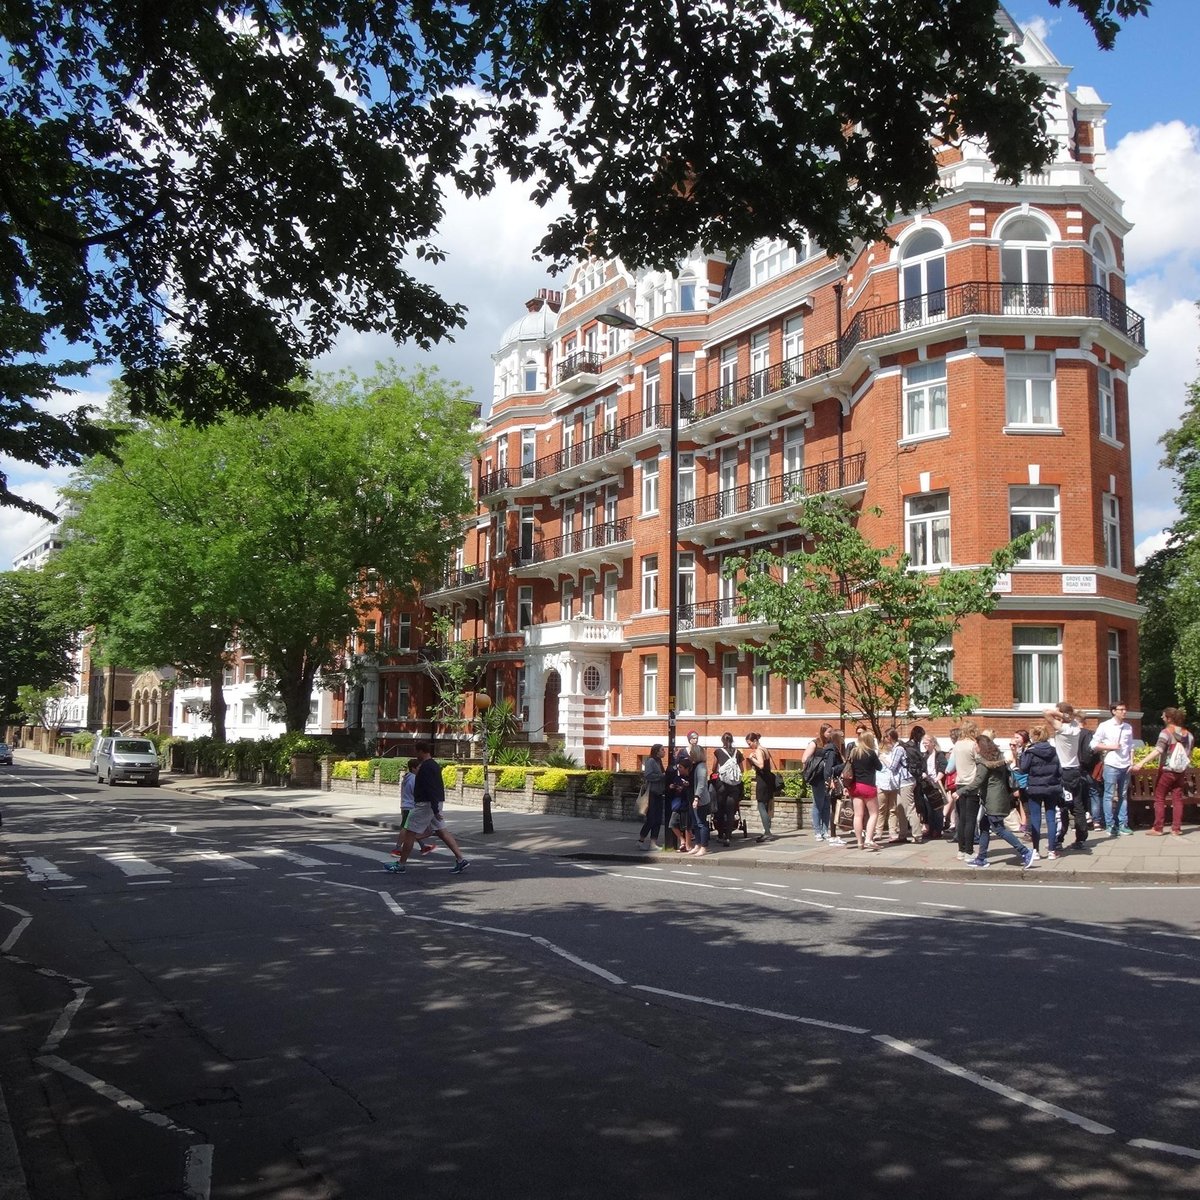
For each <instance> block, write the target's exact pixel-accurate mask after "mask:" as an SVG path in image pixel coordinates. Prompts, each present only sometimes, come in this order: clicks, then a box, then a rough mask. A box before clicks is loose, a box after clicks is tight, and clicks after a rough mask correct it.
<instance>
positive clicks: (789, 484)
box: [679, 451, 867, 528]
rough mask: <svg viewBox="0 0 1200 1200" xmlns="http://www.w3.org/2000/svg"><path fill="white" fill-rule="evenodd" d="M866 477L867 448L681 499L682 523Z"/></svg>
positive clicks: (828, 489) (710, 518) (829, 489)
mask: <svg viewBox="0 0 1200 1200" xmlns="http://www.w3.org/2000/svg"><path fill="white" fill-rule="evenodd" d="M866 478H867V455H866V451H860V452H859V453H858V454H848V455H846V456H845V457H843V458H835V459H833V460H831V461H830V462H823V463H812V464H811V465H809V466H807V467H803V468H801V469H800V470H799V471H786V472H784V474H782V475H772V476H771V477H770V478H768V479H758V480H755V481H754V482H753V483H745V484H741V485H740V486H738V487H734V488H728V489H726V490H725V491H723V492H716V493H714V494H713V495H711V496H699V497H697V498H696V499H695V500H681V501H680V502H679V525H680V528H686V527H688V526H690V525H703V524H704V523H705V522H707V521H719V520H720V519H721V518H723V517H735V516H739V515H741V514H743V513H750V512H755V511H756V510H758V509H761V508H770V507H771V506H772V505H776V504H787V503H788V502H789V501H791V500H795V499H798V498H799V497H801V496H815V495H818V494H820V493H821V492H832V491H837V490H838V489H840V488H848V487H859V486H860V485H861V484H863V483H865V482H866Z"/></svg>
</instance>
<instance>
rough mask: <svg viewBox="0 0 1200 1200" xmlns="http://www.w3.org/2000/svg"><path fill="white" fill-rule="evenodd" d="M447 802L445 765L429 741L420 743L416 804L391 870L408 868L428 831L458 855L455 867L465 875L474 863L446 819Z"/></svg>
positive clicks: (415, 785)
mask: <svg viewBox="0 0 1200 1200" xmlns="http://www.w3.org/2000/svg"><path fill="white" fill-rule="evenodd" d="M445 801H446V785H445V784H444V783H443V782H442V768H441V767H440V766H439V765H438V763H437V761H436V760H435V759H434V757H433V747H432V746H430V744H429V743H428V742H418V743H417V769H416V772H415V777H414V779H413V806H412V809H411V810H410V811H409V814H408V816H407V817H406V818H405V819H404V824H403V826H402V828H403V832H402V834H401V840H400V848H399V851H398V852H397V853H398V859H397V861H396V862H394V863H391V864H390V865H389V868H388V869H389V870H391V871H394V872H395V873H396V874H398V875H402V874H403V873H404V872H405V870H407V866H406V864H407V863H408V856H409V854H410V853H412V848H413V843H414V842H416V841H417V840H418V839H419V838H423V837H425V836H426V835H427V834H430V833H432V834H434V835H435V836H436V837H439V838H441V839H442V841H443V842H445V843H446V845H447V847H449V849H450V852H451V853H452V854H453V855H454V866H453V867H452V868H451V870H452V871H453V872H454V874H455V875H461V874H462V873H463V872H464V871H465V870H466V869H467V868H468V867H469V866H470V865H471V864H470V863H469V862H468V861H467V860H466V859H465V858H463V855H462V851H461V850H460V849H459V846H458V842H457V841H455V839H454V834H452V833H451V832H450V830H449V829H447V828H446V822H445V821H444V820H443V819H442V805H443V804H444V803H445Z"/></svg>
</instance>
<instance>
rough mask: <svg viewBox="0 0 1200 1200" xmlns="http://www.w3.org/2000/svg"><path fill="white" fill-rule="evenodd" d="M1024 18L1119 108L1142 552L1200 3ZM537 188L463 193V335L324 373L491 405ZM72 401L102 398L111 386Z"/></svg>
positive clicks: (533, 232) (355, 348) (57, 475)
mask: <svg viewBox="0 0 1200 1200" xmlns="http://www.w3.org/2000/svg"><path fill="white" fill-rule="evenodd" d="M1006 7H1007V8H1008V11H1009V12H1010V14H1011V15H1012V16H1013V17H1014V18H1015V19H1016V20H1017V21H1018V22H1019V23H1020V24H1021V25H1032V26H1033V27H1034V29H1035V30H1036V32H1037V33H1038V34H1039V36H1041V37H1042V38H1043V40H1045V41H1046V43H1047V45H1048V46H1049V47H1050V50H1051V51H1052V52H1053V53H1054V54H1055V56H1056V57H1057V58H1058V59H1059V61H1061V62H1063V63H1065V64H1067V65H1070V66H1072V67H1073V68H1074V70H1073V72H1072V75H1071V81H1070V82H1071V86H1072V87H1079V86H1083V85H1087V86H1090V87H1092V88H1093V89H1095V91H1096V92H1097V93H1098V94H1099V95H1100V98H1101V100H1103V101H1104V102H1106V103H1107V104H1110V105H1111V108H1110V110H1109V112H1108V114H1107V125H1106V131H1105V133H1106V139H1107V145H1108V151H1109V165H1108V179H1107V182H1108V184H1109V186H1111V187H1112V188H1113V189H1114V190H1115V191H1116V193H1117V194H1118V195H1119V196H1121V197H1123V199H1124V205H1125V215H1126V217H1127V218H1128V219H1129V220H1130V221H1132V222H1133V224H1134V228H1133V231H1132V232H1131V233H1130V234H1129V236H1128V238H1127V239H1126V243H1125V251H1126V288H1127V299H1128V303H1129V304H1130V305H1131V307H1133V308H1134V309H1135V310H1137V311H1138V312H1139V313H1141V314H1142V316H1144V317H1145V318H1146V344H1147V347H1148V351H1149V353H1148V354H1147V356H1146V358H1145V359H1144V360H1143V362H1142V363H1141V364H1140V365H1139V366H1138V367H1137V368H1136V370H1135V371H1134V372H1133V374H1132V376H1131V379H1130V384H1129V393H1130V413H1131V420H1130V425H1131V429H1132V439H1133V445H1132V448H1131V449H1132V459H1133V487H1134V497H1133V500H1134V506H1133V518H1134V541H1135V545H1136V546H1137V558H1138V561H1141V560H1142V559H1143V558H1144V557H1145V556H1146V554H1148V553H1151V552H1152V551H1153V550H1155V549H1157V548H1158V547H1159V546H1160V545H1161V544H1162V542H1163V540H1164V535H1163V530H1164V528H1165V527H1166V526H1167V525H1169V524H1170V523H1171V521H1172V520H1174V517H1175V513H1176V508H1175V494H1174V484H1173V478H1172V476H1171V475H1169V474H1168V473H1166V472H1164V471H1162V470H1161V469H1160V466H1159V463H1160V460H1161V458H1162V450H1161V447H1160V446H1159V442H1158V439H1159V438H1160V437H1161V436H1162V434H1163V433H1164V432H1165V431H1166V430H1167V429H1169V428H1171V426H1172V425H1173V424H1174V423H1176V422H1177V420H1178V418H1179V415H1180V414H1181V412H1182V411H1183V407H1184V401H1185V399H1186V389H1187V385H1188V384H1189V383H1190V382H1192V381H1193V380H1195V379H1197V378H1200V363H1198V356H1200V320H1198V319H1197V309H1196V302H1197V301H1200V86H1198V85H1197V81H1196V69H1197V63H1198V62H1200V4H1198V3H1197V0H1153V3H1152V7H1151V12H1150V16H1149V17H1147V18H1144V19H1138V20H1135V21H1133V22H1131V23H1130V24H1129V25H1127V26H1126V27H1125V28H1124V29H1123V30H1122V32H1121V34H1120V35H1119V37H1118V39H1117V45H1116V48H1115V49H1114V50H1113V51H1111V52H1103V51H1101V50H1099V49H1098V48H1097V46H1096V44H1095V41H1094V39H1093V38H1092V36H1091V34H1090V32H1089V30H1088V28H1087V26H1086V24H1085V22H1084V21H1083V19H1082V17H1080V16H1079V14H1078V13H1077V12H1075V10H1073V9H1068V8H1064V9H1061V10H1060V9H1056V8H1055V7H1053V6H1052V5H1051V4H1050V3H1049V2H1048V0H1007V2H1006ZM528 193H529V185H527V184H524V185H518V184H508V183H504V184H501V185H499V186H498V187H497V189H496V190H495V192H494V193H493V194H492V195H491V196H490V197H488V198H486V199H484V200H473V201H468V200H463V199H461V198H459V197H451V198H450V199H449V201H448V205H447V215H446V220H445V222H444V223H443V226H442V231H441V236H440V239H439V242H440V245H441V246H442V247H443V248H444V249H445V250H446V251H447V259H446V261H445V262H443V263H441V264H438V265H437V266H429V267H427V269H426V270H425V272H424V278H426V279H428V280H429V282H431V283H432V284H434V286H436V287H437V288H438V289H439V290H440V291H441V292H442V294H443V295H445V296H446V297H447V298H448V299H450V300H453V301H457V302H461V303H463V304H465V305H467V307H468V309H469V316H468V324H467V327H466V328H465V329H463V330H460V331H459V332H458V333H457V334H456V336H455V340H454V341H453V342H446V343H443V344H441V345H440V346H438V347H435V348H434V350H432V351H431V352H429V353H424V352H421V351H419V350H417V349H415V348H412V347H403V346H399V347H398V346H396V345H394V343H392V342H391V341H390V340H389V339H387V338H385V337H381V336H375V337H367V336H362V335H358V334H348V335H346V336H344V337H343V338H341V339H340V341H339V342H338V344H337V346H336V348H335V350H334V351H333V352H332V353H331V354H329V355H328V356H326V357H325V358H323V359H321V360H319V361H318V363H317V364H316V367H317V369H318V370H321V371H336V370H339V369H342V368H347V367H348V368H352V369H354V370H357V371H360V372H362V373H364V374H366V373H369V372H370V371H371V370H372V368H373V367H374V365H375V363H377V362H381V361H386V360H388V359H393V360H395V361H396V362H397V363H399V364H401V365H402V366H406V367H411V368H417V367H430V366H434V367H437V368H438V369H439V370H440V371H441V373H442V374H443V375H444V376H446V377H447V378H449V379H452V380H456V381H458V382H461V383H463V384H465V385H467V387H469V388H470V389H471V391H472V392H473V394H474V398H475V399H476V400H477V401H479V402H481V403H483V404H485V405H486V404H487V403H488V402H489V401H490V399H491V392H492V360H491V354H492V352H493V351H494V350H495V349H496V348H497V347H498V345H499V342H500V338H501V336H502V334H503V332H504V330H505V329H506V328H507V327H508V326H509V325H510V324H511V323H512V322H513V321H515V320H517V319H518V318H519V317H520V316H521V315H522V314H523V313H524V311H525V301H526V300H528V299H530V298H531V297H532V296H533V295H535V294H536V292H537V290H538V289H539V288H542V287H553V286H555V285H556V282H559V281H556V280H555V279H553V278H552V277H551V276H550V275H549V273H548V272H547V270H546V268H545V266H544V265H543V264H541V263H539V262H537V261H535V260H534V259H533V256H532V255H533V248H534V246H535V245H536V243H537V241H538V239H539V237H540V236H541V234H542V232H543V231H544V228H545V225H546V223H547V221H548V219H549V218H548V216H547V214H546V212H545V211H543V210H542V209H539V208H538V207H537V206H536V205H534V204H533V203H532V202H531V201H530V200H529V199H528ZM94 387H95V389H96V390H95V391H94V392H93V393H92V394H90V395H84V396H76V397H75V398H73V399H72V400H71V402H70V403H69V404H64V407H74V406H75V405H77V404H80V403H86V402H93V403H97V404H98V403H102V401H103V398H104V396H103V389H102V385H100V384H96V385H94ZM5 469H6V470H8V472H9V482H10V486H12V487H13V488H14V489H15V490H17V491H20V492H21V493H22V494H23V495H26V496H29V497H30V498H32V499H35V500H38V501H39V502H41V503H43V504H47V505H49V506H52V505H53V502H54V498H55V489H56V488H57V487H58V486H59V485H60V484H61V483H63V482H65V480H66V476H67V472H66V471H63V470H56V471H36V472H35V471H31V470H29V469H28V468H25V467H22V466H20V465H19V464H15V463H12V462H5ZM39 525H40V522H39V521H38V520H37V519H36V518H33V517H28V516H26V515H24V514H21V513H18V512H16V511H15V510H12V509H0V569H6V568H7V567H8V566H9V564H10V562H11V560H12V558H13V556H14V555H15V554H17V553H19V552H20V551H21V549H22V548H23V547H24V546H25V545H26V544H28V542H29V541H30V539H31V538H32V537H33V535H34V534H35V532H36V531H37V529H38V527H39Z"/></svg>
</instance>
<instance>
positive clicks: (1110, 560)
mask: <svg viewBox="0 0 1200 1200" xmlns="http://www.w3.org/2000/svg"><path fill="white" fill-rule="evenodd" d="M1100 522H1101V526H1102V528H1103V530H1104V565H1105V566H1106V567H1108V568H1109V569H1110V570H1113V571H1119V570H1120V569H1121V501H1120V499H1119V498H1118V497H1117V496H1114V495H1113V494H1112V493H1111V492H1105V493H1104V494H1103V495H1102V496H1101V497H1100Z"/></svg>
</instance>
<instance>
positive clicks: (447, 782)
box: [442, 763, 458, 791]
mask: <svg viewBox="0 0 1200 1200" xmlns="http://www.w3.org/2000/svg"><path fill="white" fill-rule="evenodd" d="M442 786H443V787H444V788H445V789H446V790H447V791H449V790H450V789H451V788H456V787H458V768H457V767H456V766H455V765H454V764H453V763H447V764H446V765H445V766H444V767H443V768H442Z"/></svg>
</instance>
